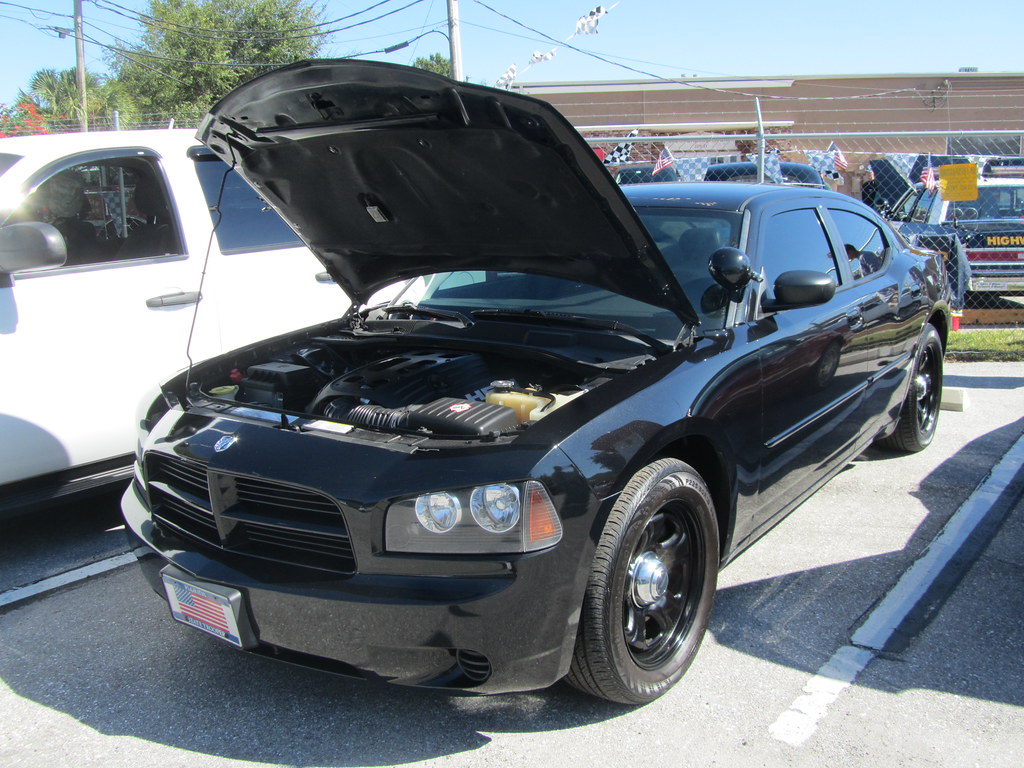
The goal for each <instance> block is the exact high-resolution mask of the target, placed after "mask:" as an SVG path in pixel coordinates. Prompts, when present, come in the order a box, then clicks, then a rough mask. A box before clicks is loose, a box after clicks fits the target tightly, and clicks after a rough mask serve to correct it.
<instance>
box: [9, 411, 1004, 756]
mask: <svg viewBox="0 0 1024 768" xmlns="http://www.w3.org/2000/svg"><path fill="white" fill-rule="evenodd" d="M1022 429H1024V419H1021V420H1020V421H1018V422H1016V423H1014V424H1010V425H1008V426H1006V427H1003V428H1001V430H996V431H994V432H992V433H989V434H988V435H985V436H983V437H981V438H978V441H981V440H994V441H995V442H996V443H998V444H1003V443H1006V442H1012V441H1013V440H1014V439H1016V436H1017V435H1019V434H1020V432H1021V431H1022ZM975 442H977V441H975ZM957 455H959V454H957ZM860 460H861V461H875V460H882V457H881V454H879V455H878V456H874V455H873V454H870V452H869V454H868V455H866V457H862V458H861V459H860ZM956 460H957V458H956V456H954V457H953V458H952V459H950V461H956ZM940 469H941V468H940ZM946 469H947V470H948V467H947V468H946ZM939 471H940V470H935V471H934V472H932V473H931V474H930V475H929V477H927V478H925V480H924V481H923V482H922V483H921V485H920V487H921V488H922V489H923V490H922V493H925V494H927V497H926V500H925V504H926V506H927V508H928V510H929V513H928V516H927V518H926V521H925V523H922V527H927V528H929V529H938V528H941V526H942V524H943V523H944V522H945V520H946V519H947V518H948V517H949V515H950V514H951V513H952V511H953V507H954V506H955V503H954V502H952V501H950V500H948V499H946V501H945V502H944V503H940V501H939V499H941V494H939V493H938V492H937V491H936V492H935V496H934V499H935V500H934V505H933V502H932V501H928V499H931V498H932V497H931V495H930V494H932V493H933V491H931V490H929V480H930V479H931V477H932V476H934V475H935V474H936V473H937V472H939ZM956 503H959V502H956ZM933 518H935V519H933ZM1014 530H1016V531H1017V535H1019V536H1020V538H1021V540H1024V526H1021V525H1017V527H1016V528H1015V529H1014ZM924 544H925V542H923V541H921V540H920V537H919V536H916V535H915V536H914V537H912V538H911V541H910V542H908V545H907V546H908V547H917V549H918V550H919V549H920V548H921V547H922V546H923V545H924ZM907 554H908V553H907V552H905V551H904V552H898V551H897V552H887V553H885V554H882V555H877V556H872V557H866V558H862V559H857V560H851V561H848V562H842V563H836V564H832V565H828V566H825V567H821V568H812V569H807V570H803V571H798V572H795V573H788V574H785V575H780V576H777V577H772V578H768V579H762V580H758V581H753V582H749V583H744V584H740V585H737V586H732V587H727V588H724V589H722V590H720V592H719V595H718V601H717V603H716V607H715V611H714V614H713V616H712V621H711V627H710V631H711V632H712V633H713V637H714V642H716V643H717V644H718V645H721V646H725V647H727V648H729V649H732V650H735V651H739V652H741V653H743V654H747V655H749V656H752V657H756V658H758V659H763V660H767V661H770V662H773V663H775V664H778V665H784V666H786V667H789V668H793V669H798V670H801V671H805V672H807V673H808V674H814V673H815V672H816V671H817V670H818V669H819V668H820V667H821V666H822V664H824V663H825V661H827V659H828V657H829V656H830V655H831V654H832V652H833V651H834V650H835V649H836V648H838V647H840V646H842V645H845V644H848V643H849V637H850V633H851V632H852V630H853V629H854V625H855V623H856V618H855V619H853V623H852V624H847V625H843V626H837V625H836V623H835V621H834V620H833V619H830V617H831V616H834V613H835V612H834V611H833V610H831V609H832V608H833V607H834V606H833V605H831V604H832V603H834V602H835V601H836V600H837V599H842V596H843V595H846V594H852V593H854V592H856V591H857V589H855V587H858V588H859V591H860V593H861V594H862V595H863V594H865V593H868V594H871V595H874V596H877V595H880V594H883V593H884V591H885V590H886V589H887V588H888V587H889V586H891V584H892V583H894V581H895V580H896V579H897V578H898V577H899V574H900V573H901V572H902V570H903V569H904V568H905V567H906V565H907V562H908V559H907ZM914 556H916V553H915V554H914ZM911 559H913V557H911ZM1017 567H1018V568H1019V565H1018V566H1017ZM865 581H866V582H869V583H870V584H871V587H872V588H871V589H870V590H865V589H864V587H863V583H864V582H865ZM876 586H877V589H875V587H876ZM980 588H982V589H985V590H988V592H986V593H985V594H983V595H982V599H984V600H986V601H987V602H988V603H989V604H990V606H991V608H992V610H990V611H987V612H985V613H984V614H979V615H980V616H981V618H983V619H992V620H993V621H996V622H997V624H996V625H995V626H992V625H988V626H984V625H976V626H973V627H971V628H970V629H969V630H967V629H965V630H964V633H965V634H964V635H963V637H962V640H963V643H961V645H964V644H966V645H967V646H969V647H970V650H969V652H967V653H960V655H958V656H957V657H956V658H955V659H949V660H948V663H947V660H945V659H941V658H940V659H936V660H935V662H934V663H928V664H926V665H923V666H922V665H920V664H906V665H903V666H902V667H901V669H900V670H899V671H898V673H896V674H893V675H889V676H885V677H879V676H874V677H873V676H872V675H870V674H865V675H863V676H862V679H861V680H860V681H858V684H860V685H865V684H866V685H874V686H876V687H877V688H879V689H882V690H894V691H899V690H904V689H907V688H911V687H913V688H922V687H924V688H934V689H935V690H940V691H944V692H947V693H951V694H955V695H961V696H969V697H976V698H982V699H986V700H991V701H997V702H1005V703H1007V704H1011V705H1017V706H1024V676H1021V675H1013V674H1006V675H981V674H977V675H975V674H972V673H971V669H970V668H969V667H970V665H977V666H978V669H981V668H982V667H983V666H984V665H986V664H987V663H989V662H990V660H991V659H993V658H995V659H997V660H1006V661H1007V663H1010V664H1016V665H1018V666H1019V663H1020V662H1019V658H1018V656H1017V655H1016V654H1015V651H1014V649H1019V648H1020V647H1021V645H1022V644H1024V628H1022V622H1021V617H1020V606H1019V604H1018V603H1013V605H1014V606H1016V608H1015V609H1014V610H1012V611H1009V612H1007V611H1005V610H1001V608H1000V607H1001V606H1005V605H1007V602H1006V601H1011V602H1012V596H1010V595H1007V594H1005V592H1006V590H1002V591H1001V585H1000V584H999V583H998V581H992V580H989V581H988V582H985V583H982V584H981V587H980ZM870 607H871V606H870V605H865V606H863V607H862V608H861V609H860V610H859V612H856V611H855V612H853V613H849V612H846V613H844V614H843V615H851V616H856V617H859V616H860V615H861V614H862V613H863V611H866V610H868V609H870ZM1000 617H1002V618H1001V619H1000ZM1000 621H1001V623H998V622H1000ZM709 644H710V642H709ZM995 646H998V647H995ZM958 647H959V646H958ZM910 650H911V651H912V650H913V645H912V646H911V648H910ZM949 652H950V653H952V652H953V649H950V651H949ZM700 664H701V655H700V654H699V655H698V657H697V660H696V665H697V666H700ZM950 670H954V671H952V672H951V671H950ZM868 672H870V669H869V670H868ZM691 674H693V672H691ZM708 679H711V678H708ZM684 683H687V684H688V683H690V681H689V679H687V680H685V681H684ZM684 687H685V686H680V688H679V689H677V691H673V692H672V693H670V694H668V695H667V696H666V697H664V698H663V699H661V700H659V701H657V702H655V703H654V704H651V705H649V707H659V708H660V707H666V708H670V709H671V711H672V712H674V713H679V716H680V717H681V718H683V719H685V718H686V712H685V709H686V707H687V704H686V702H689V701H691V700H692V699H691V696H690V691H686V692H685V693H683V692H680V691H681V690H682V689H683V688H684ZM677 693H679V695H678V696H676V695H675V694H677ZM36 705H39V706H41V707H44V708H46V709H48V710H52V711H53V712H56V713H64V714H66V715H68V716H70V717H71V718H74V720H75V721H77V723H75V724H73V726H74V727H75V728H77V727H78V723H81V724H83V725H85V726H86V727H88V728H90V729H93V730H94V731H96V732H98V733H99V734H101V735H103V736H128V737H131V738H133V739H139V740H142V741H144V742H147V743H150V744H155V745H165V746H168V747H171V748H174V749H180V750H186V751H189V752H195V753H201V754H205V755H211V756H217V757H222V758H226V759H232V760H242V761H250V762H254V763H260V764H271V765H273V764H285V765H292V766H296V765H299V766H301V765H321V766H338V767H339V768H341V767H344V766H385V765H401V764H405V763H410V762H415V761H420V760H427V759H431V758H437V757H443V756H445V755H455V754H459V753H462V752H470V751H473V750H477V749H479V748H481V747H483V746H485V745H487V744H488V743H490V742H491V741H492V739H493V738H494V737H495V736H494V735H495V734H504V733H522V732H526V733H544V732H549V731H559V730H565V729H571V728H578V727H581V726H587V725H590V724H593V723H598V722H602V721H606V720H611V719H614V718H618V717H627V718H628V717H630V714H631V712H632V711H633V710H631V709H630V708H627V707H621V706H617V705H612V704H608V703H605V702H601V701H598V700H595V699H592V698H589V697H586V696H584V695H582V694H580V693H578V692H576V691H574V690H572V689H571V688H569V687H568V686H567V685H565V684H559V685H556V686H553V687H552V688H549V689H547V690H544V691H538V692H531V693H518V694H507V695H501V696H492V697H475V696H465V695H451V694H446V693H443V692H438V691H430V690H418V689H409V688H401V687H397V686H386V685H382V684H375V683H365V682H362V681H352V680H347V679H345V678H340V677H335V676H332V675H327V674H325V673H321V672H316V671H312V670H308V669H303V668H297V667H292V666H289V665H286V664H281V663H278V662H274V661H270V660H267V659H263V658H259V657H254V656H251V655H248V654H244V653H239V652H238V651H236V650H234V649H232V648H229V647H228V646H226V645H224V644H222V643H220V642H219V641H217V640H214V639H212V638H208V637H206V636H204V635H201V634H199V633H197V632H195V631H194V630H191V629H189V628H186V627H183V626H180V625H178V624H175V623H174V622H173V621H172V620H171V618H170V616H169V615H168V611H167V608H166V605H164V604H163V603H161V601H160V600H158V599H156V598H155V596H154V595H153V594H152V593H151V592H150V590H149V588H148V586H147V585H146V584H145V581H144V579H143V577H142V575H141V573H139V572H138V571H137V569H135V568H131V567H130V568H127V569H122V570H119V571H114V572H111V573H108V574H106V575H104V576H101V577H98V578H95V579H91V580H89V581H86V582H82V583H80V584H78V585H76V586H74V587H72V588H69V589H66V590H64V591H62V592H59V593H56V594H52V595H49V596H47V597H46V598H45V599H42V600H36V601H33V602H29V603H26V604H22V605H20V606H14V607H12V608H11V609H8V610H5V611H3V612H0V713H4V716H5V719H6V721H7V725H6V726H5V729H6V735H7V737H8V742H7V743H8V744H9V745H10V744H25V745H26V746H25V747H24V748H25V749H26V750H30V749H32V747H31V745H32V744H33V743H34V742H33V739H42V738H44V737H41V736H37V735H36V733H35V730H37V729H44V730H45V728H46V727H47V726H45V725H40V722H41V720H40V718H42V722H44V723H51V725H50V727H55V726H53V725H52V721H50V720H47V718H48V717H50V715H51V713H49V712H45V711H41V710H39V709H38V708H37V707H36ZM26 707H28V708H29V709H30V710H31V716H23V717H19V718H18V719H17V720H16V721H12V720H10V719H7V718H9V713H10V712H12V711H17V712H19V713H20V712H23V711H25V708H26ZM681 707H682V709H680V708H681ZM640 712H643V710H640ZM648 714H650V713H648ZM674 716H675V715H673V717H674ZM636 723H637V721H636V720H635V719H631V720H630V724H631V725H634V724H636ZM19 724H20V725H19ZM19 728H21V729H27V730H24V731H23V732H19V730H18V729H19ZM40 743H43V742H40ZM86 743H88V742H86ZM40 748H45V749H48V750H49V749H54V750H60V749H61V748H62V747H61V745H54V744H44V746H43V747H40ZM72 748H74V747H70V746H69V747H68V749H72ZM110 749H111V750H112V751H113V750H117V749H119V747H117V745H116V744H112V745H111V746H110ZM548 757H549V758H550V755H549V756H548Z"/></svg>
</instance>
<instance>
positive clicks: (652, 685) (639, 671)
mask: <svg viewBox="0 0 1024 768" xmlns="http://www.w3.org/2000/svg"><path fill="white" fill-rule="evenodd" d="M718 562H719V545H718V524H717V520H716V517H715V510H714V504H713V503H712V501H711V494H710V493H709V491H708V488H707V486H706V485H705V483H704V481H703V480H702V479H701V477H700V476H699V475H698V474H697V473H696V471H694V469H693V468H692V467H690V466H689V465H688V464H684V463H683V462H681V461H676V460H674V459H662V460H660V461H656V462H654V463H653V464H650V465H648V466H647V467H644V469H642V470H641V471H640V472H638V473H637V474H636V475H635V476H634V477H633V478H632V479H631V480H630V481H629V483H627V485H626V487H625V488H624V489H623V491H622V493H621V494H620V495H619V498H618V499H617V500H616V502H615V505H614V507H613V508H612V511H611V514H610V515H609V518H608V522H607V523H606V525H605V528H604V531H603V533H602V535H601V539H600V541H599V542H598V546H597V552H596V555H595V557H594V564H593V568H592V571H591V576H590V581H589V583H588V585H587V591H586V596H585V598H584V604H583V612H582V615H581V617H580V627H579V631H578V633H577V636H576V648H575V652H574V654H573V660H572V664H571V666H570V669H569V674H568V677H567V678H566V679H567V680H568V681H569V683H571V684H572V685H574V686H575V687H577V688H579V689H580V690H582V691H585V692H586V693H590V694H592V695H594V696H598V697H600V698H603V699H608V700H610V701H616V702H620V703H623V704H645V703H647V702H649V701H652V700H654V699H656V698H657V697H659V696H661V695H662V694H663V693H665V691H667V690H668V689H669V688H671V687H672V685H674V684H675V683H676V682H677V681H678V680H679V679H680V678H681V677H682V676H683V673H684V672H685V671H686V669H687V667H689V666H690V663H691V662H692V661H693V657H694V656H695V655H696V653H697V649H698V648H699V647H700V643H701V640H702V639H703V637H704V632H705V631H706V629H707V624H708V618H709V616H710V615H711V606H712V603H713V601H714V594H715V586H716V584H717V580H718Z"/></svg>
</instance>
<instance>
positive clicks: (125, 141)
mask: <svg viewBox="0 0 1024 768" xmlns="http://www.w3.org/2000/svg"><path fill="white" fill-rule="evenodd" d="M134 146H144V147H151V148H153V149H156V150H158V151H167V152H170V151H177V150H178V149H180V148H181V147H187V146H201V144H200V143H199V141H198V140H197V139H196V138H195V131H194V130H191V129H187V128H172V129H158V130H135V131H87V132H83V133H48V134H39V135H34V136H8V137H5V138H2V139H0V153H6V154H12V155H22V156H24V157H29V156H31V155H35V154H38V153H40V152H45V153H47V154H53V155H55V156H56V155H59V154H63V155H68V154H72V153H76V152H88V151H90V150H96V149H107V148H110V147H134Z"/></svg>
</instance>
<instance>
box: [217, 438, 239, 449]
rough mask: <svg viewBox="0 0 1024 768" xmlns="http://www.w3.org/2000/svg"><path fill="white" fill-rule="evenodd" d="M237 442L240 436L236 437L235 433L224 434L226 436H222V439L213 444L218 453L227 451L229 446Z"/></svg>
mask: <svg viewBox="0 0 1024 768" xmlns="http://www.w3.org/2000/svg"><path fill="white" fill-rule="evenodd" d="M237 442H238V438H237V437H235V436H234V435H224V437H222V438H221V439H220V440H218V441H217V442H216V443H214V444H213V450H215V451H216V452H217V453H221V452H222V451H226V450H227V449H228V448H230V447H231V446H232V445H234V444H235V443H237Z"/></svg>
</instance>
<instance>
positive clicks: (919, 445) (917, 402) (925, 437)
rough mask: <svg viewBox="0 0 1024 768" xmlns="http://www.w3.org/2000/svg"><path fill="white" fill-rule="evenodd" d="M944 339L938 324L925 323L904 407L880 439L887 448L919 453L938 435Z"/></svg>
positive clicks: (881, 443)
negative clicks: (936, 325)
mask: <svg viewBox="0 0 1024 768" xmlns="http://www.w3.org/2000/svg"><path fill="white" fill-rule="evenodd" d="M942 358H943V351H942V340H941V339H940V338H939V332H938V331H937V330H935V326H933V325H926V326H925V327H924V331H923V332H922V334H921V341H920V343H919V344H918V347H917V355H916V357H915V358H914V368H913V370H912V371H911V374H910V386H909V387H908V389H907V396H906V399H905V400H904V401H903V408H902V410H900V416H899V420H898V421H897V422H896V429H895V430H894V431H893V433H892V434H891V435H889V436H888V437H884V438H882V439H881V440H879V441H878V442H879V444H880V445H882V446H883V447H885V448H889V449H891V450H894V451H902V452H904V453H916V452H917V451H923V450H924V449H925V448H927V447H928V446H929V445H930V444H931V442H932V438H934V437H935V427H936V426H937V425H938V423H939V408H940V406H941V405H942Z"/></svg>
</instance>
